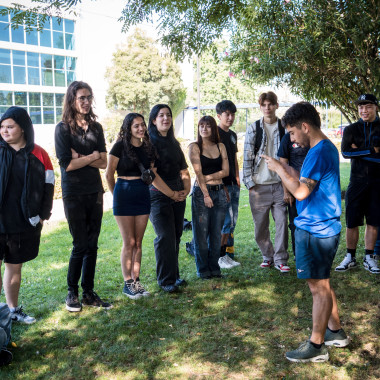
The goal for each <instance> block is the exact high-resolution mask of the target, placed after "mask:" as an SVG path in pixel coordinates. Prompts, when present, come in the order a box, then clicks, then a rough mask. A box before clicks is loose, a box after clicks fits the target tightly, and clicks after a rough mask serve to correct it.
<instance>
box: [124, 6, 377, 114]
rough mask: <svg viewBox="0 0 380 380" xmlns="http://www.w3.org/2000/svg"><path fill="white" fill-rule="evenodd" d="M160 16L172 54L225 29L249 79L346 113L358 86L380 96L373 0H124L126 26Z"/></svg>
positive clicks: (205, 44) (235, 61)
mask: <svg viewBox="0 0 380 380" xmlns="http://www.w3.org/2000/svg"><path fill="white" fill-rule="evenodd" d="M154 13H155V14H157V15H158V18H159V29H160V32H161V36H162V38H161V40H162V42H163V44H164V45H166V46H169V47H170V48H171V49H172V51H173V52H174V53H175V54H176V55H177V57H178V58H182V57H183V56H184V55H190V54H191V53H193V52H195V53H199V52H201V51H204V50H206V49H208V48H209V46H210V43H211V42H212V41H214V40H215V38H217V37H220V36H221V34H222V31H223V29H229V31H230V33H231V50H230V54H229V56H228V60H229V61H230V63H231V65H232V66H234V67H235V72H236V73H241V72H242V70H244V72H245V74H246V78H249V80H251V81H252V82H255V83H261V84H267V83H273V82H275V83H277V84H278V83H285V84H287V85H288V86H289V87H290V88H291V89H292V91H293V92H295V93H297V94H299V95H301V96H303V97H304V98H305V99H307V100H321V101H327V102H329V103H330V104H333V105H334V106H336V107H337V108H338V109H340V110H341V111H342V112H343V113H344V115H345V116H346V118H347V119H348V120H351V121H352V120H353V119H355V118H356V117H357V113H356V107H355V106H354V104H353V100H355V99H356V98H357V96H358V95H359V94H360V93H363V92H371V93H374V94H376V95H378V96H379V95H380V57H379V41H380V3H379V0H356V1H345V0H244V1H239V0H237V1H221V0H220V1H218V0H216V1H214V0H205V1H199V0H188V1H183V0H178V1H175V0H174V1H172V0H170V1H169V0H130V1H128V3H127V5H126V7H125V9H124V12H123V20H124V22H125V27H129V26H130V25H133V24H135V23H137V22H141V21H146V20H150V19H151V18H152V15H153V14H154Z"/></svg>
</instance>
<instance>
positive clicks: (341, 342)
mask: <svg viewBox="0 0 380 380" xmlns="http://www.w3.org/2000/svg"><path fill="white" fill-rule="evenodd" d="M349 343H350V338H349V337H348V336H347V335H346V333H345V332H344V330H343V329H340V330H338V331H337V332H332V331H331V330H330V329H329V328H327V329H326V333H325V345H326V346H335V347H346V346H348V344H349Z"/></svg>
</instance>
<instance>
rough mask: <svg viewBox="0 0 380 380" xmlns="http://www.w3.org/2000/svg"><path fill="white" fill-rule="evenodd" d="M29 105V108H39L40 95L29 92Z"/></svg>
mask: <svg viewBox="0 0 380 380" xmlns="http://www.w3.org/2000/svg"><path fill="white" fill-rule="evenodd" d="M29 105H30V106H40V105H41V93H40V92H29Z"/></svg>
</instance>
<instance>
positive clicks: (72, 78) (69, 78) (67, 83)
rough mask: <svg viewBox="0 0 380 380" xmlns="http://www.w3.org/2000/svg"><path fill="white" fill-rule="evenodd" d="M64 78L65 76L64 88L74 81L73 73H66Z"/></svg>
mask: <svg viewBox="0 0 380 380" xmlns="http://www.w3.org/2000/svg"><path fill="white" fill-rule="evenodd" d="M66 76H67V82H66V86H68V85H69V84H70V83H71V82H74V81H75V72H74V71H67V72H66Z"/></svg>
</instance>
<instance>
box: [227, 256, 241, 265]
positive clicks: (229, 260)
mask: <svg viewBox="0 0 380 380" xmlns="http://www.w3.org/2000/svg"><path fill="white" fill-rule="evenodd" d="M224 257H226V261H228V263H230V264H231V265H232V267H238V266H239V265H241V264H240V263H239V262H237V261H235V260H233V259H231V257H230V256H228V255H226V256H224Z"/></svg>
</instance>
